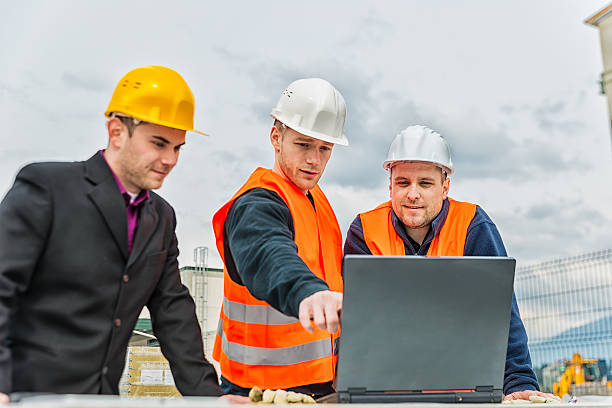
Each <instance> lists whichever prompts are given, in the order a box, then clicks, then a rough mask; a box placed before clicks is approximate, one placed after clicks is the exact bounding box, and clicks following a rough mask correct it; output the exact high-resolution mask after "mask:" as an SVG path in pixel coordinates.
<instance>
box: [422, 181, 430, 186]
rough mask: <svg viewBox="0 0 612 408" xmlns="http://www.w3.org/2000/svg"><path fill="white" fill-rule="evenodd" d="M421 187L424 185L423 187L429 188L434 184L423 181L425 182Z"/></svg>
mask: <svg viewBox="0 0 612 408" xmlns="http://www.w3.org/2000/svg"><path fill="white" fill-rule="evenodd" d="M421 185H422V186H423V187H429V186H431V185H432V183H430V182H429V181H423V182H421Z"/></svg>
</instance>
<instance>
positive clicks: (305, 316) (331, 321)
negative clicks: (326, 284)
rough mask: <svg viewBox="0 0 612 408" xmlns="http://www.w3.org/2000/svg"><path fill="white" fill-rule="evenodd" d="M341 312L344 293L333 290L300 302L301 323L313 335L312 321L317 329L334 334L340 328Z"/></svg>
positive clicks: (320, 292)
mask: <svg viewBox="0 0 612 408" xmlns="http://www.w3.org/2000/svg"><path fill="white" fill-rule="evenodd" d="M341 310H342V293H340V292H332V291H331V290H322V291H319V292H315V293H313V294H312V295H310V296H308V297H307V298H305V299H304V300H302V301H301V302H300V310H299V318H300V323H302V326H303V327H304V328H305V329H306V330H308V331H309V332H311V333H312V332H313V331H314V328H313V327H312V323H311V319H312V320H313V322H314V324H315V326H316V327H318V328H319V329H321V330H325V329H327V331H328V332H330V333H332V334H333V333H335V332H337V331H338V327H339V326H340V311H341Z"/></svg>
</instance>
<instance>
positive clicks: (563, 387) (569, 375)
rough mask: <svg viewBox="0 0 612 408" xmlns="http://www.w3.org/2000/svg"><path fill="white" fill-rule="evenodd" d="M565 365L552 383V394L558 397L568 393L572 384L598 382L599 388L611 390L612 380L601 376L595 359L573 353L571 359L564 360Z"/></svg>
mask: <svg viewBox="0 0 612 408" xmlns="http://www.w3.org/2000/svg"><path fill="white" fill-rule="evenodd" d="M565 367H566V368H565V371H564V372H563V374H562V375H561V377H560V378H559V380H558V381H557V382H555V383H554V384H553V394H555V395H557V396H559V397H563V396H564V395H565V394H569V392H570V387H571V386H572V384H574V385H575V386H580V385H581V384H588V383H591V384H600V385H601V388H607V390H612V381H607V378H605V377H604V376H602V374H601V372H600V370H599V362H598V360H596V359H583V358H582V357H581V356H580V354H578V353H575V354H574V355H573V357H572V359H571V361H566V362H565Z"/></svg>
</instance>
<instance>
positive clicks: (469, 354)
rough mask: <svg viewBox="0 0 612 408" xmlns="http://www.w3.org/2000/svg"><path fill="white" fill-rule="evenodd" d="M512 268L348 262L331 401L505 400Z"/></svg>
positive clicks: (362, 258) (451, 262)
mask: <svg viewBox="0 0 612 408" xmlns="http://www.w3.org/2000/svg"><path fill="white" fill-rule="evenodd" d="M515 264H516V261H515V260H514V259H512V258H507V257H420V256H369V255H347V256H346V257H345V258H344V301H343V308H342V334H341V337H340V343H339V360H338V370H337V386H336V391H337V392H336V394H335V395H334V394H332V395H331V396H326V397H324V399H322V400H321V401H320V402H348V403H385V402H466V403H474V402H488V403H491V402H501V399H502V396H503V395H502V390H503V380H504V367H505V362H506V350H507V343H508V329H509V324H510V311H511V307H512V293H513V284H514V269H515Z"/></svg>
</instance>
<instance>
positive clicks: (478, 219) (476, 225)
mask: <svg viewBox="0 0 612 408" xmlns="http://www.w3.org/2000/svg"><path fill="white" fill-rule="evenodd" d="M464 255H466V256H507V255H506V248H505V247H504V243H503V241H502V239H501V236H500V235H499V231H498V230H497V227H496V226H495V224H494V223H493V221H491V219H490V218H489V216H488V215H487V214H486V213H485V212H484V210H483V209H482V208H480V207H478V208H477V209H476V215H475V216H474V219H473V220H472V222H471V223H470V226H469V227H468V233H467V239H466V241H465V250H464ZM523 390H539V386H538V381H537V379H536V376H535V373H534V372H533V370H532V368H531V358H530V356H529V349H528V348H527V333H526V332H525V327H524V326H523V321H522V320H521V315H520V313H519V309H518V305H517V303H516V297H515V296H514V293H513V294H512V311H511V314H510V330H509V333H508V350H507V352H506V368H505V373H504V394H506V395H507V394H510V393H512V392H515V391H523Z"/></svg>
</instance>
